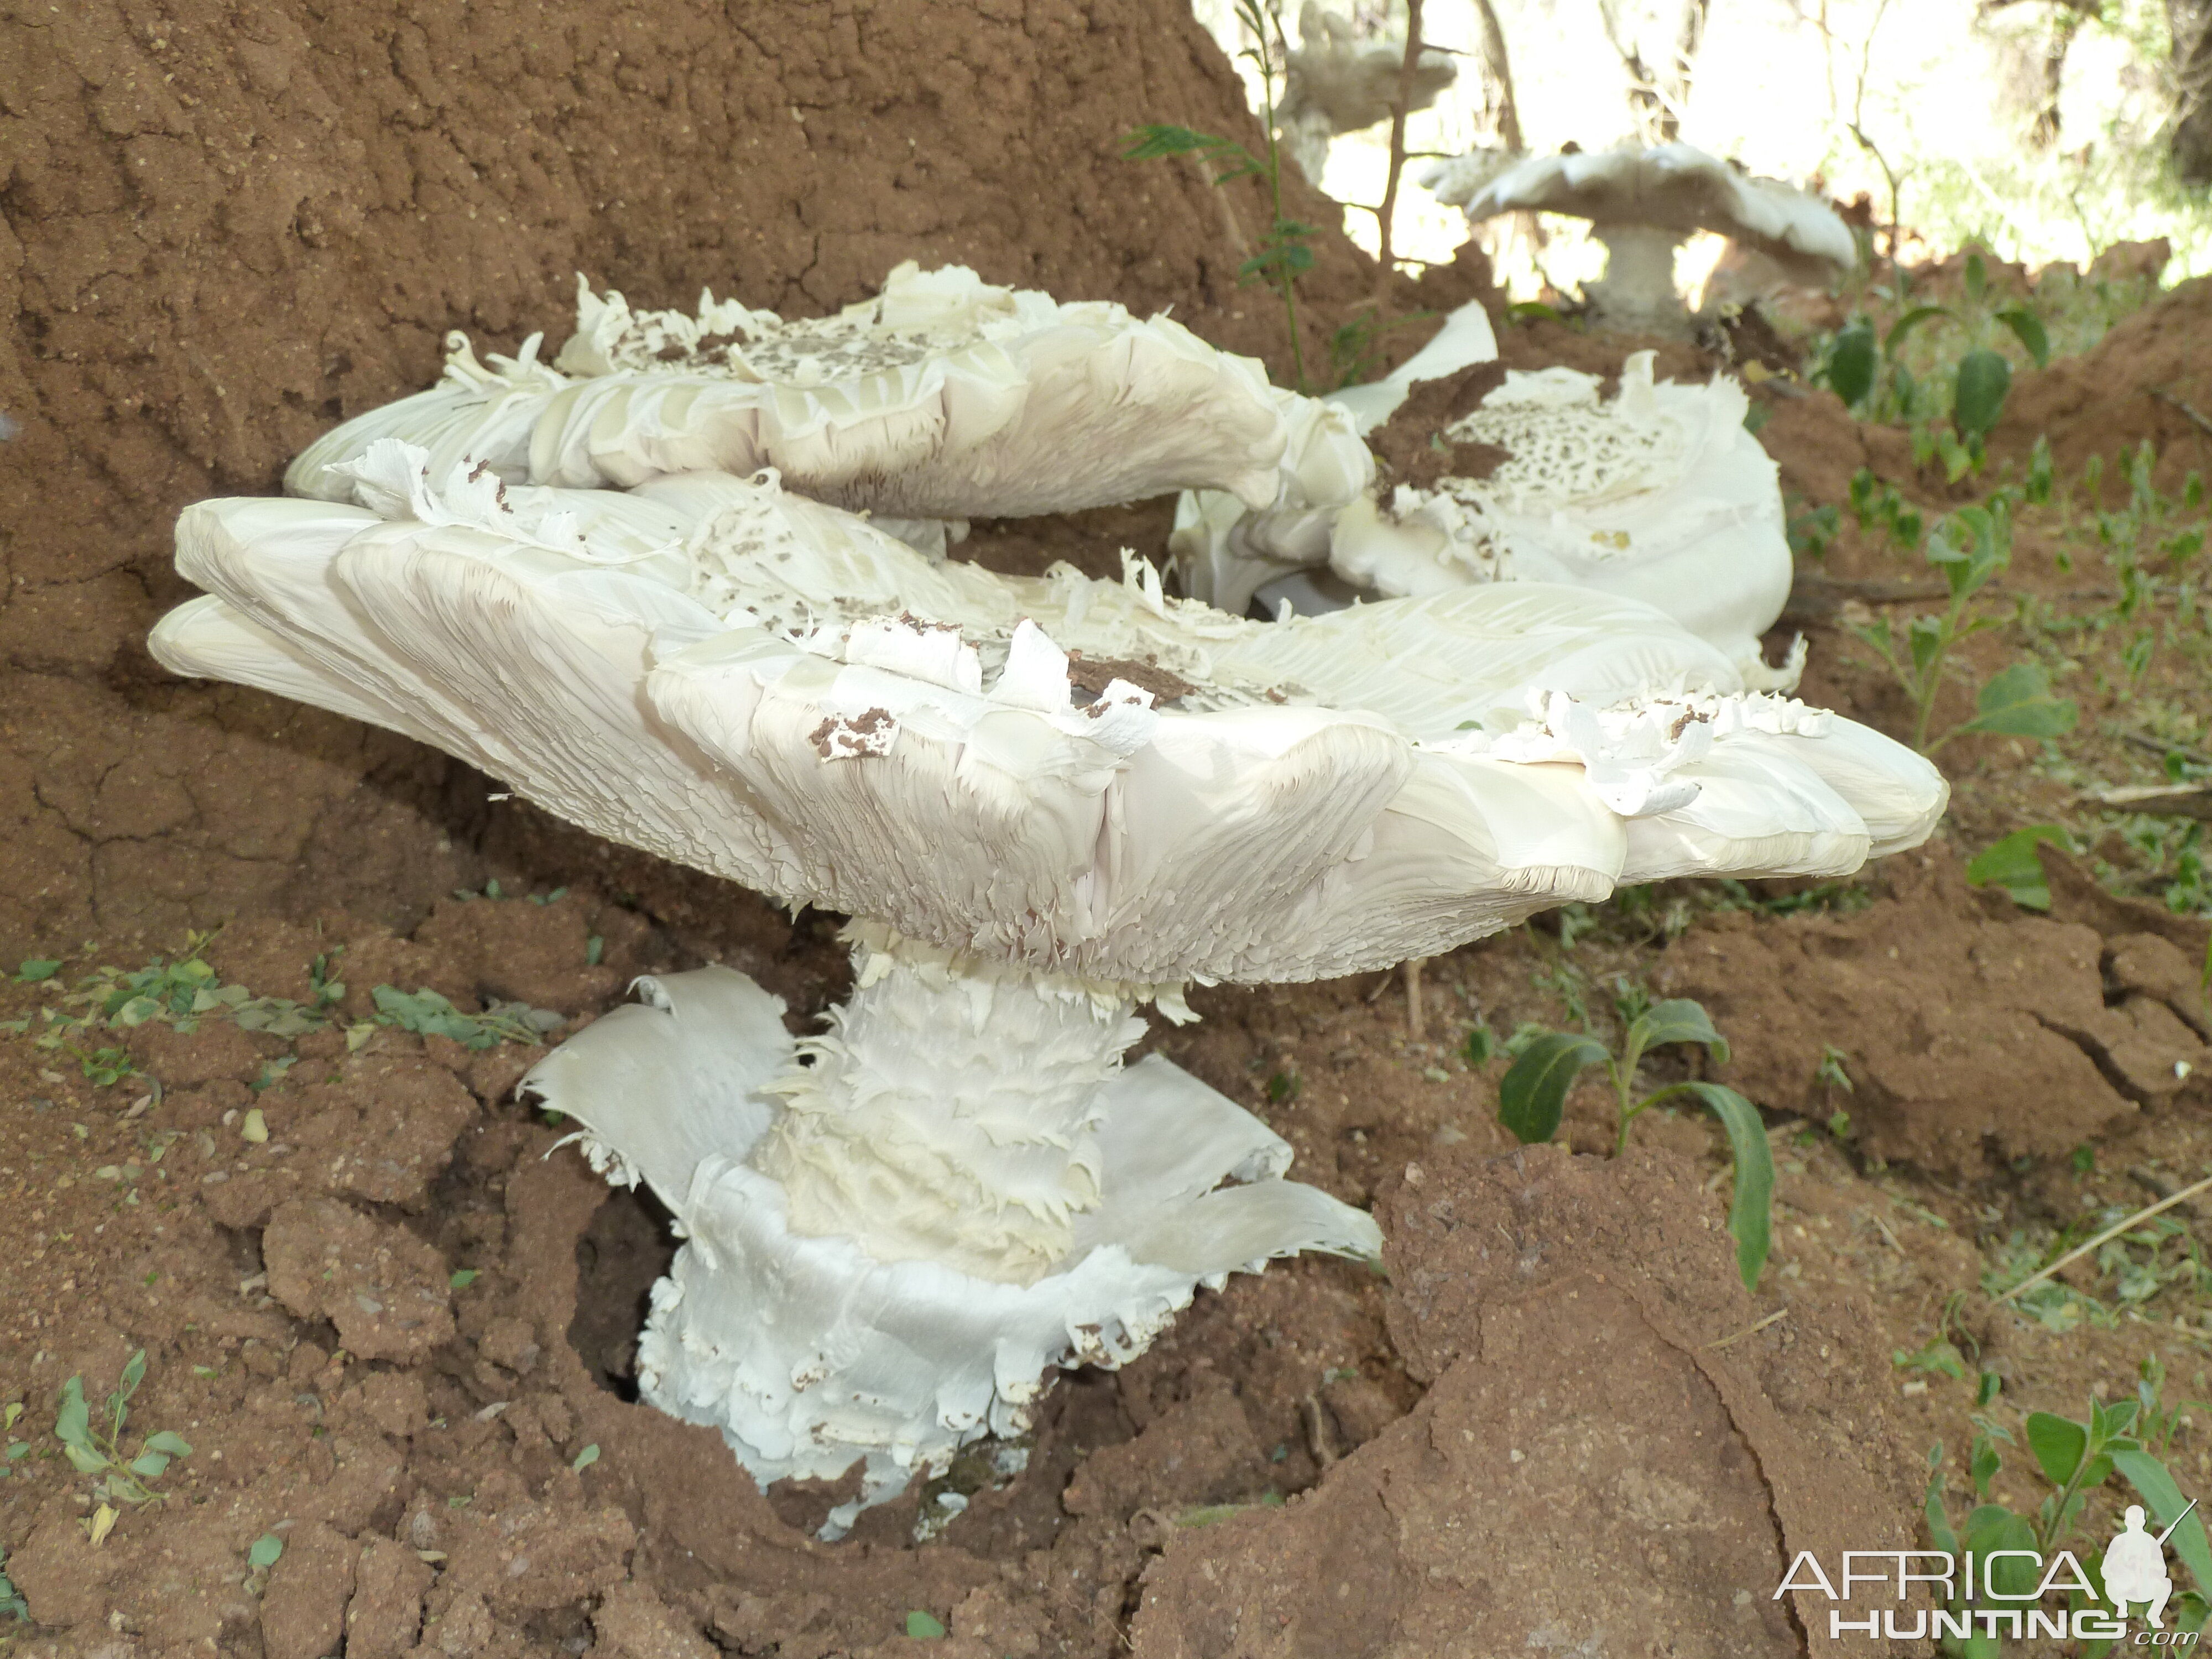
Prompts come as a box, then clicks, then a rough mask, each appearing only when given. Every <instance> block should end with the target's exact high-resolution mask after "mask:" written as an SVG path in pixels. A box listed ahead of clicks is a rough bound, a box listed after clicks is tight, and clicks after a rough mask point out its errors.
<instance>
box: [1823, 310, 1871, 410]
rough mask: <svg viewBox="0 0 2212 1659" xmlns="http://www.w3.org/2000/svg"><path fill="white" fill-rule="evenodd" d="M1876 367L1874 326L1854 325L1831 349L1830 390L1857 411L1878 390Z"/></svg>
mask: <svg viewBox="0 0 2212 1659" xmlns="http://www.w3.org/2000/svg"><path fill="white" fill-rule="evenodd" d="M1874 374H1875V346H1874V325H1873V324H1872V323H1869V322H1865V321H1860V322H1856V323H1853V324H1852V325H1850V327H1849V328H1847V329H1844V331H1842V332H1840V333H1838V335H1837V336H1836V343H1834V344H1833V345H1832V346H1830V347H1829V348H1828V390H1829V391H1831V392H1834V393H1835V394H1836V396H1838V398H1842V399H1843V400H1844V406H1845V407H1846V408H1854V407H1856V406H1857V405H1858V404H1862V403H1864V402H1865V401H1866V398H1867V394H1868V393H1869V392H1872V391H1873V390H1874Z"/></svg>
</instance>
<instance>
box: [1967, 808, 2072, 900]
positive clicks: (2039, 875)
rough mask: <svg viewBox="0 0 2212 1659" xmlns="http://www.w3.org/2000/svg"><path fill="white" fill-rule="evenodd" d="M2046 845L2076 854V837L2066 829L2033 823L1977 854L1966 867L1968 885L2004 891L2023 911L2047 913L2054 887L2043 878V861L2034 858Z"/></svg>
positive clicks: (2060, 826) (2016, 830)
mask: <svg viewBox="0 0 2212 1659" xmlns="http://www.w3.org/2000/svg"><path fill="white" fill-rule="evenodd" d="M2046 841H2047V842H2053V843H2054V844H2056V845H2057V846H2059V847H2061V848H2064V849H2065V850H2066V851H2068V852H2069V853H2070V852H2072V851H2073V850H2074V837H2073V836H2070V835H2069V834H2068V833H2067V831H2066V829H2065V826H2064V825H2063V824H2057V823H2031V824H2029V825H2028V826H2027V828H2026V829H2015V830H2014V831H2013V832H2012V834H2010V835H2008V836H2005V837H2004V838H2003V839H2002V840H2001V841H1994V842H1990V844H1989V845H1988V846H1987V847H1985V848H1983V849H1982V850H1981V852H1980V853H1978V854H1976V855H1975V857H1974V858H1973V860H1972V861H1971V862H1970V863H1969V864H1968V865H1967V866H1966V882H1967V884H1968V885H1969V886H1972V887H1988V886H1991V885H1995V886H1998V887H2002V888H2003V889H2004V890H2005V891H2006V892H2008V893H2009V894H2011V895H2012V902H2014V903H2015V904H2017V905H2019V906H2020V907H2021V908H2022V909H2027V910H2048V909H2049V908H2051V886H2050V884H2049V882H2048V881H2047V880H2046V879H2045V877H2044V873H2043V861H2042V860H2040V859H2039V858H2037V857H2036V856H2035V849H2036V848H2037V847H2039V845H2041V844H2042V843H2043V842H2046Z"/></svg>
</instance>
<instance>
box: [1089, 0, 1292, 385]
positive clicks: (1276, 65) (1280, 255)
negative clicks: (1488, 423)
mask: <svg viewBox="0 0 2212 1659" xmlns="http://www.w3.org/2000/svg"><path fill="white" fill-rule="evenodd" d="M1237 21H1239V22H1241V23H1242V24H1243V26H1244V27H1245V28H1246V30H1247V31H1249V33H1250V34H1251V36H1252V41H1253V44H1252V45H1250V46H1247V47H1245V48H1244V50H1243V51H1242V52H1239V53H1237V56H1238V57H1240V58H1248V59H1249V60H1250V62H1251V64H1252V65H1253V67H1254V68H1255V69H1257V70H1259V72H1260V131H1261V134H1262V135H1263V136H1264V137H1265V138H1266V139H1267V143H1266V146H1265V149H1264V152H1263V153H1262V154H1261V155H1254V154H1253V153H1252V152H1251V151H1250V150H1249V149H1245V148H1244V146H1243V145H1242V144H1240V143H1237V142H1236V140H1234V139H1232V138H1218V137H1214V136H1213V135H1212V134H1211V133H1205V132H1194V131H1191V129H1189V128H1188V127H1178V126H1161V125H1151V126H1142V127H1139V128H1138V129H1137V130H1136V131H1134V132H1133V133H1131V134H1130V135H1129V137H1128V142H1127V147H1126V148H1124V149H1123V150H1122V151H1121V159H1122V160H1123V161H1159V160H1163V159H1164V158H1166V157H1168V156H1171V155H1191V156H1195V157H1196V158H1198V160H1199V161H1200V162H1201V163H1202V164H1204V165H1206V166H1208V167H1217V168H1218V171H1217V172H1215V173H1213V175H1212V182H1213V184H1214V185H1217V186H1218V185H1225V184H1229V183H1231V181H1232V180H1235V179H1259V180H1260V181H1261V184H1262V185H1265V186H1266V187H1267V200H1268V204H1269V207H1270V210H1271V214H1272V216H1271V218H1270V221H1269V223H1268V228H1267V234H1266V235H1265V236H1263V237H1261V240H1260V247H1259V251H1258V252H1255V253H1254V254H1253V255H1252V257H1251V258H1249V259H1247V260H1245V261H1244V263H1243V264H1241V265H1239V266H1237V277H1238V280H1240V281H1242V282H1247V283H1266V284H1267V287H1269V288H1271V289H1273V290H1274V291H1275V293H1276V295H1278V296H1279V297H1280V299H1281V300H1282V302H1283V316H1284V319H1285V322H1286V324H1287V325H1288V326H1289V330H1290V336H1291V369H1292V373H1293V374H1294V376H1295V379H1296V382H1297V389H1298V390H1299V391H1300V392H1304V391H1305V390H1306V359H1305V349H1304V346H1303V345H1302V344H1301V343H1299V339H1298V297H1297V282H1298V278H1299V277H1300V276H1303V275H1304V273H1305V272H1307V271H1309V270H1312V269H1313V263H1314V252H1313V239H1314V238H1315V237H1316V236H1317V235H1319V234H1320V231H1319V229H1318V228H1317V227H1316V226H1313V225H1308V224H1301V223H1300V222H1297V220H1295V219H1290V218H1286V217H1285V216H1284V214H1283V159H1282V154H1281V151H1280V149H1279V147H1278V146H1277V144H1276V143H1275V95H1276V83H1277V82H1278V80H1279V79H1283V78H1285V77H1286V76H1287V70H1286V68H1285V63H1286V60H1287V59H1288V58H1289V57H1290V50H1291V48H1290V41H1289V40H1288V39H1287V38H1285V35H1284V33H1283V24H1282V20H1281V19H1280V18H1279V17H1278V16H1276V15H1274V14H1273V12H1272V11H1269V10H1267V9H1265V8H1263V7H1262V6H1261V4H1260V0H1237Z"/></svg>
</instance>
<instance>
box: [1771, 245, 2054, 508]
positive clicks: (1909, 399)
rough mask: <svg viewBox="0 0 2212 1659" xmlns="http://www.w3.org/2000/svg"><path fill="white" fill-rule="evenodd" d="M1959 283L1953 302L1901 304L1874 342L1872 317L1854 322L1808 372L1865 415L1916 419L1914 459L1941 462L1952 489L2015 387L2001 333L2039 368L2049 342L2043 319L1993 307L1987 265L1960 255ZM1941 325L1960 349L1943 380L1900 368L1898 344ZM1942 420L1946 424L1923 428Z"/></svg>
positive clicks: (1974, 467)
mask: <svg viewBox="0 0 2212 1659" xmlns="http://www.w3.org/2000/svg"><path fill="white" fill-rule="evenodd" d="M1961 287H1962V295H1961V302H1960V304H1959V305H1957V306H1943V305H1924V304H1923V305H1911V306H1907V307H1906V308H1905V310H1904V312H1903V313H1901V314H1900V315H1899V316H1898V317H1897V319H1896V320H1895V321H1893V322H1892V323H1891V324H1890V325H1889V326H1888V328H1887V330H1886V331H1883V332H1881V334H1880V335H1879V336H1877V335H1876V332H1875V325H1874V322H1873V320H1872V319H1870V318H1868V317H1865V316H1861V317H1858V318H1856V319H1853V320H1852V322H1851V323H1850V325H1849V326H1847V327H1845V328H1843V329H1841V330H1838V332H1837V334H1836V336H1835V337H1834V338H1833V339H1832V340H1831V341H1830V342H1829V344H1828V349H1827V351H1826V355H1825V356H1823V358H1822V360H1821V362H1820V366H1819V367H1818V368H1816V369H1815V370H1814V379H1815V380H1821V381H1825V382H1826V385H1827V386H1828V387H1829V389H1830V390H1831V391H1832V392H1835V394H1836V395H1837V396H1838V398H1842V399H1843V401H1844V404H1845V405H1846V406H1847V407H1849V408H1850V409H1851V410H1853V412H1855V413H1857V414H1858V415H1860V416H1862V417H1863V418H1865V419H1869V420H1880V421H1899V420H1902V421H1906V422H1912V423H1914V427H1915V431H1914V458H1915V459H1916V460H1917V461H1919V462H1921V463H1922V464H1923V465H1925V464H1926V463H1927V462H1928V461H1929V460H1931V459H1941V460H1942V464H1943V470H1944V473H1945V476H1946V477H1948V479H1949V480H1950V482H1952V483H1957V482H1958V481H1959V480H1960V478H1962V477H1965V476H1966V473H1967V472H1969V471H1978V470H1979V469H1980V467H1981V465H1982V458H1983V453H1984V444H1985V443H1986V441H1987V440H1988V438H1989V435H1990V432H1991V431H1993V430H1994V429H1995V428H1996V423H1997V421H1998V419H1999V417H2000V416H2002V415H2003V413H2004V405H2005V399H2006V398H2007V396H2008V394H2009V393H2010V392H2011V390H2012V365H2011V363H2010V362H2008V361H2007V360H2006V358H2005V357H2004V356H2003V355H2002V353H2001V352H1998V351H1997V350H1996V349H1993V344H1992V343H1993V342H1994V341H1996V340H1997V339H1999V338H2001V337H2002V334H2001V332H2000V331H2002V332H2008V333H2009V334H2010V335H2011V336H2012V337H2013V338H2014V339H2015V340H2016V341H2017V342H2018V343H2020V345H2021V347H2022V348H2023V349H2025V350H2026V351H2027V356H2028V357H2029V359H2030V361H2032V362H2033V363H2034V364H2035V366H2036V367H2037V368H2044V367H2045V366H2047V365H2048V364H2049V362H2050V361H2051V336H2050V331H2048V330H2047V329H2046V328H2045V326H2044V323H2043V319H2041V318H2040V317H2039V316H2037V315H2036V313H2034V312H2033V311H2030V310H2028V309H2027V307H2025V306H2020V305H2002V304H1997V303H1995V302H1994V296H1992V295H1991V293H1990V282H1989V266H1988V264H1987V262H1986V261H1985V260H1984V258H1982V256H1981V255H1980V254H1979V253H1969V254H1967V256H1966V269H1965V272H1964V278H1963V282H1962V284H1961ZM1882 295H1883V297H1886V298H1890V299H1893V300H1895V301H1898V302H1899V303H1902V302H1903V301H1904V299H1905V295H1903V294H1902V293H1899V294H1896V295H1890V294H1888V293H1887V291H1886V290H1884V291H1882ZM1943 323H1948V324H1951V325H1954V326H1955V327H1956V328H1957V329H1958V330H1959V331H1960V334H1961V335H1963V336H1964V337H1965V342H1966V351H1965V352H1964V354H1963V355H1962V356H1960V358H1959V359H1958V361H1957V362H1955V363H1954V364H1953V365H1952V366H1951V368H1950V370H1949V372H1948V374H1943V373H1942V372H1941V371H1940V370H1939V371H1938V372H1937V373H1936V375H1934V376H1933V377H1931V378H1930V379H1928V380H1923V379H1920V378H1917V377H1916V376H1915V375H1914V374H1912V372H1911V369H1909V368H1906V366H1905V361H1904V355H1905V344H1906V343H1907V341H1909V340H1910V339H1911V337H1912V336H1913V335H1914V334H1916V333H1917V332H1918V331H1920V330H1921V329H1922V328H1923V327H1925V326H1927V325H1931V324H1943ZM1945 415H1948V416H1949V425H1948V427H1947V428H1936V427H1932V426H1930V425H1929V424H1928V423H1929V422H1932V421H1934V420H1936V419H1938V418H1941V417H1942V416H1945Z"/></svg>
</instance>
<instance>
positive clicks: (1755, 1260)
mask: <svg viewBox="0 0 2212 1659" xmlns="http://www.w3.org/2000/svg"><path fill="white" fill-rule="evenodd" d="M1682 1086H1683V1087H1684V1088H1686V1089H1687V1090H1688V1091H1690V1092H1691V1093H1692V1094H1693V1095H1695V1096H1697V1097H1698V1098H1699V1099H1700V1100H1702V1101H1704V1102H1705V1104H1706V1105H1707V1106H1709V1107H1711V1109H1712V1113H1713V1115H1714V1116H1715V1117H1717V1118H1718V1119H1720V1121H1721V1127H1722V1128H1723V1129H1725V1130H1726V1131H1728V1138H1729V1151H1730V1152H1733V1153H1735V1198H1734V1200H1732V1201H1731V1202H1730V1203H1729V1236H1730V1237H1733V1238H1734V1239H1735V1270H1736V1272H1738V1273H1741V1274H1742V1275H1743V1286H1744V1288H1745V1289H1746V1290H1749V1289H1751V1288H1752V1287H1753V1285H1757V1284H1758V1283H1759V1269H1761V1268H1762V1267H1765V1265H1766V1253H1767V1251H1768V1250H1770V1249H1772V1248H1773V1233H1772V1225H1773V1213H1772V1212H1773V1207H1774V1149H1773V1148H1772V1147H1771V1146H1768V1145H1767V1141H1766V1124H1765V1121H1764V1120H1763V1119H1762V1118H1760V1116H1759V1108H1758V1107H1756V1106H1754V1105H1753V1104H1752V1103H1750V1102H1749V1101H1748V1100H1746V1099H1745V1098H1744V1097H1742V1096H1741V1095H1740V1094H1738V1093H1737V1092H1736V1091H1735V1090H1733V1089H1730V1088H1728V1087H1726V1086H1725V1085H1722V1084H1718V1083H1687V1084H1685V1085H1682Z"/></svg>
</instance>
